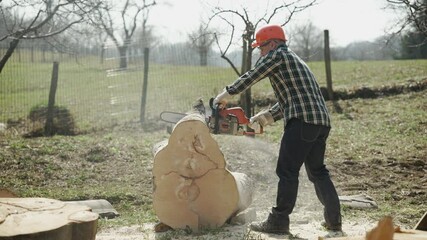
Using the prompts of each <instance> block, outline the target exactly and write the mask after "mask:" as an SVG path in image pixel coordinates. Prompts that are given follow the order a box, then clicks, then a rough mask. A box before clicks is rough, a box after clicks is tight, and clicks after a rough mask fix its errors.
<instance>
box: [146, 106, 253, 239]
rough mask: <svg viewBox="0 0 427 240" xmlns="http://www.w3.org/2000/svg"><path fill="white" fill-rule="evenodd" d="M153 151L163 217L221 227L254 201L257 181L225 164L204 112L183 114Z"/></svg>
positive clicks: (179, 223)
mask: <svg viewBox="0 0 427 240" xmlns="http://www.w3.org/2000/svg"><path fill="white" fill-rule="evenodd" d="M153 152H154V155H155V156H154V166H153V182H154V193H153V206H154V210H155V212H156V214H157V216H158V218H159V220H160V221H161V222H162V223H164V224H166V225H168V226H170V227H172V228H186V227H187V226H188V227H190V228H191V229H192V230H193V231H198V230H199V229H201V228H206V227H207V228H215V227H220V226H222V225H223V224H224V223H225V222H226V221H227V220H228V219H229V218H231V217H233V216H234V215H236V214H237V213H239V212H241V211H243V210H244V209H246V208H247V207H248V206H249V205H250V204H251V202H252V194H253V185H252V182H251V181H250V179H249V178H248V177H247V176H246V175H245V174H243V173H232V172H230V171H229V170H228V169H227V168H226V162H225V159H224V155H223V154H222V152H221V151H220V149H219V146H218V144H217V142H216V141H215V140H214V139H213V138H212V136H211V135H210V132H209V129H208V127H207V125H206V122H205V118H204V116H202V115H200V114H190V115H187V116H186V117H184V118H183V119H182V120H180V122H178V123H177V124H176V125H175V128H174V129H173V131H172V133H171V136H170V138H169V140H168V141H164V142H161V143H159V144H157V145H156V146H155V147H154V148H153Z"/></svg>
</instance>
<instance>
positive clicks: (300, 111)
mask: <svg viewBox="0 0 427 240" xmlns="http://www.w3.org/2000/svg"><path fill="white" fill-rule="evenodd" d="M266 77H268V78H269V79H270V83H271V86H272V87H273V90H274V93H275V95H276V98H277V100H278V102H277V103H276V104H275V105H273V106H272V107H271V108H270V110H269V111H270V112H271V114H272V115H273V118H274V121H277V120H279V119H282V118H284V121H285V126H286V122H287V121H289V120H290V119H291V118H298V119H301V120H302V121H304V122H307V123H311V124H316V125H323V126H328V127H330V126H331V123H330V119H329V114H328V109H327V107H326V104H325V100H324V99H323V96H322V93H321V92H320V87H319V85H318V84H317V82H316V78H315V77H314V75H313V73H312V72H311V70H310V69H309V67H308V66H307V64H306V63H305V62H304V61H303V60H302V59H300V58H299V57H298V56H297V55H296V54H295V53H294V52H293V51H292V50H290V49H289V48H288V47H287V46H286V45H285V44H283V45H280V46H278V47H277V48H276V49H275V50H273V51H270V52H269V53H268V54H267V55H265V56H263V57H261V58H260V59H259V60H258V62H257V63H256V64H255V67H254V68H252V69H251V70H249V71H248V72H246V73H245V74H243V75H242V76H241V77H240V78H238V79H237V80H236V81H235V82H234V83H233V84H231V85H229V86H227V91H228V93H229V94H231V95H235V94H238V93H241V92H243V91H244V90H245V89H247V88H249V87H251V86H252V85H254V84H255V83H257V82H258V81H260V80H262V79H264V78H266Z"/></svg>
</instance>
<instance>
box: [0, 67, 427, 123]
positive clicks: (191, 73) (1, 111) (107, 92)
mask: <svg viewBox="0 0 427 240" xmlns="http://www.w3.org/2000/svg"><path fill="white" fill-rule="evenodd" d="M80 62H81V63H80V64H78V63H76V62H64V63H60V65H59V80H58V90H57V94H56V104H57V105H61V106H65V107H67V108H68V109H70V111H71V112H72V113H73V114H74V116H75V118H76V121H77V125H78V126H79V127H80V128H82V129H84V130H85V129H92V128H94V127H100V126H111V125H115V124H117V123H123V122H131V121H138V120H139V116H140V109H141V95H142V83H143V71H142V67H138V68H131V69H132V70H129V71H124V72H115V73H114V74H110V73H107V72H106V69H105V67H103V66H101V65H99V64H94V62H95V61H91V62H88V63H84V61H83V60H82V61H80ZM309 65H310V67H311V68H312V69H313V71H314V73H315V75H316V76H317V78H318V81H319V84H320V85H321V86H326V83H325V74H324V64H323V63H322V62H313V63H309ZM131 67H135V66H131ZM51 69H52V64H51V63H44V64H42V63H39V64H32V63H19V62H10V63H8V65H7V66H6V68H5V69H4V71H3V72H2V74H1V75H0V83H1V85H0V122H1V121H3V122H5V121H7V120H8V119H14V120H16V119H18V118H25V117H26V116H27V114H28V113H29V111H30V109H31V108H32V107H33V106H35V105H40V104H46V103H47V100H48V96H49V88H50V81H51ZM332 73H333V84H334V89H337V90H338V89H351V88H356V87H360V86H368V87H372V86H382V85H393V84H400V83H404V82H406V81H408V80H415V81H419V80H421V79H423V78H425V77H426V76H427V60H417V61H414V60H406V61H369V62H357V61H355V62H333V64H332ZM235 78H236V75H235V73H234V72H233V71H232V70H231V69H225V68H214V67H197V66H195V67H188V66H168V65H155V64H151V65H150V68H149V77H148V80H149V83H148V85H147V88H148V92H147V96H146V98H147V105H146V116H147V118H150V119H157V118H158V115H159V113H160V112H161V111H164V110H171V111H186V110H187V109H189V108H190V106H191V104H192V103H193V102H194V101H195V100H196V99H197V98H199V97H202V98H203V99H204V100H205V102H207V101H208V100H209V98H211V97H213V96H215V95H216V94H217V93H218V92H219V91H220V90H222V88H223V87H224V86H225V85H226V84H229V83H231V82H232V81H233V80H234V79H235ZM269 84H270V83H269V81H268V80H264V81H262V82H260V83H259V84H257V85H255V86H254V87H253V90H252V92H253V94H254V95H255V96H263V95H265V94H268V93H271V86H270V85H269Z"/></svg>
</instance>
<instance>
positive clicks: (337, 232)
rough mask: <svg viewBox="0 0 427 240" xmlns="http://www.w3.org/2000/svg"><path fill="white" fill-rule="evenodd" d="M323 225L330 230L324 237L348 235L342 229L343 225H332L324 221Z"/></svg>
mask: <svg viewBox="0 0 427 240" xmlns="http://www.w3.org/2000/svg"><path fill="white" fill-rule="evenodd" d="M321 225H322V227H324V228H325V229H326V231H328V233H327V234H326V235H325V236H323V238H336V237H345V236H347V234H345V233H344V232H343V231H342V227H341V225H337V226H331V225H329V224H327V223H326V222H322V224H321Z"/></svg>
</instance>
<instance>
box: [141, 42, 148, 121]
mask: <svg viewBox="0 0 427 240" xmlns="http://www.w3.org/2000/svg"><path fill="white" fill-rule="evenodd" d="M149 53H150V51H149V48H144V80H143V83H142V96H141V115H140V116H139V121H140V122H141V123H144V120H145V104H146V102H147V84H148V59H149Z"/></svg>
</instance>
